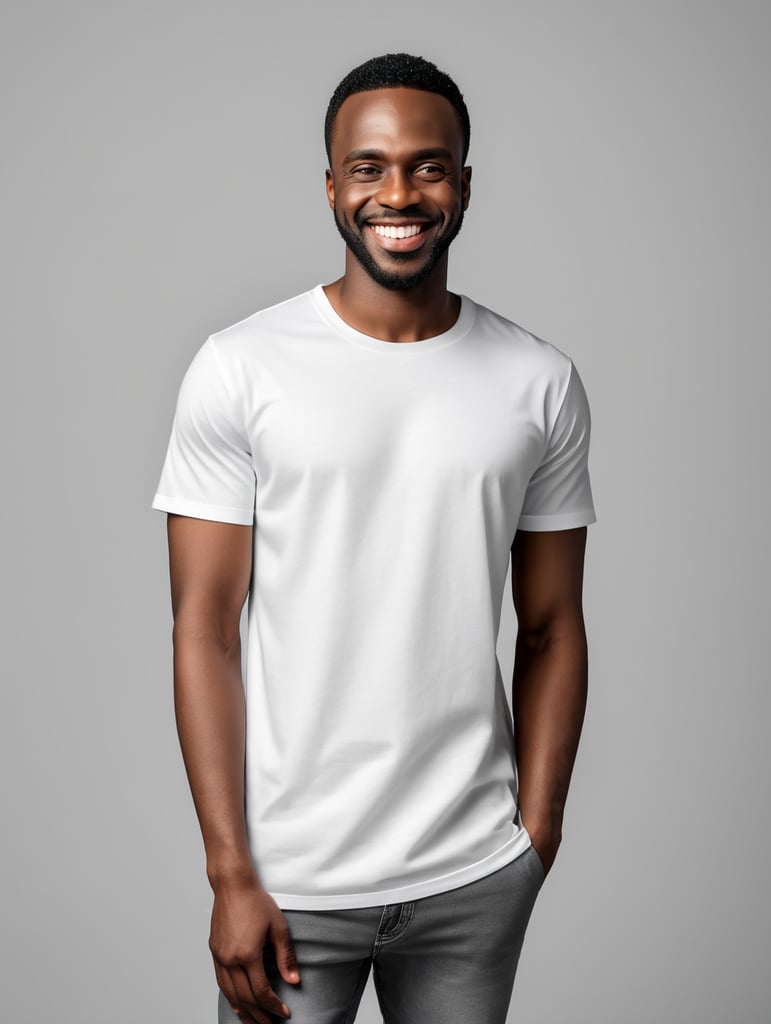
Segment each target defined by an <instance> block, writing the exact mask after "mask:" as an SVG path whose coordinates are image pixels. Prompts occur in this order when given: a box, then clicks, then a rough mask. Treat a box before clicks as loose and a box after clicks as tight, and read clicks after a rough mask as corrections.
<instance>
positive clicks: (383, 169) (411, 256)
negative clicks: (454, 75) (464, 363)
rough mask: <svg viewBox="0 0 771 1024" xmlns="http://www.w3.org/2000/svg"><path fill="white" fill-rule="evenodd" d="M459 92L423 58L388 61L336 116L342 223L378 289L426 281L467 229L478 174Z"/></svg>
mask: <svg viewBox="0 0 771 1024" xmlns="http://www.w3.org/2000/svg"><path fill="white" fill-rule="evenodd" d="M469 136H470V129H469V119H468V111H467V110H466V105H465V103H464V102H463V97H462V96H461V94H460V91H459V90H458V87H457V86H456V85H455V83H454V82H453V81H452V79H451V78H449V76H447V75H446V74H444V72H442V71H439V70H438V69H437V68H436V67H435V66H434V65H433V64H431V63H430V62H429V61H426V60H423V58H422V57H412V56H410V55H408V54H386V55H385V56H383V57H375V58H373V59H372V60H369V61H367V62H366V63H365V64H362V65H361V66H360V67H358V68H354V70H353V71H351V72H350V74H348V75H347V76H346V77H345V78H344V79H343V81H342V82H341V83H340V85H339V86H338V87H337V89H336V90H335V92H334V94H333V96H332V99H331V100H330V103H329V108H328V110H327V117H326V123H325V140H326V145H327V153H328V155H329V163H330V170H329V171H328V172H327V193H328V196H329V203H330V206H331V208H332V210H333V212H334V216H335V223H336V225H337V227H338V230H339V231H340V234H341V235H342V237H343V239H344V241H345V243H346V245H347V246H348V248H349V250H350V252H351V253H352V254H353V256H354V257H355V258H356V260H357V261H358V264H359V265H360V266H361V267H362V268H363V269H364V270H365V271H366V272H367V274H368V275H369V276H370V277H371V278H372V279H373V280H374V281H376V282H377V283H378V284H380V285H381V286H383V287H386V288H390V289H400V290H401V289H407V288H412V287H415V286H416V285H418V284H420V283H422V282H423V281H425V280H426V279H427V278H428V277H429V276H430V275H431V274H432V273H433V271H434V269H435V268H436V266H437V264H438V263H439V261H440V260H441V259H442V257H443V256H444V255H445V253H446V251H447V248H448V247H449V245H450V243H451V242H452V240H453V238H455V236H456V235H457V233H458V231H459V230H460V227H461V224H462V222H463V211H464V210H465V209H466V206H467V205H468V199H469V189H470V178H471V169H470V168H469V167H465V166H464V164H465V159H466V155H467V153H468V145H469Z"/></svg>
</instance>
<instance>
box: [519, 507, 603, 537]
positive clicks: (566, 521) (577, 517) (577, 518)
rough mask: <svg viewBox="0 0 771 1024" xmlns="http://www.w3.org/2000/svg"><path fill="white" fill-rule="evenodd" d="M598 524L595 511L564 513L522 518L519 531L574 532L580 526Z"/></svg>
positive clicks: (520, 518)
mask: <svg viewBox="0 0 771 1024" xmlns="http://www.w3.org/2000/svg"><path fill="white" fill-rule="evenodd" d="M596 522H597V516H596V515H595V514H594V512H593V511H586V512H563V513H562V514H560V515H555V516H520V517H519V523H518V524H517V529H519V530H525V531H530V532H532V533H545V532H547V531H548V530H573V529H575V528H576V527H578V526H591V524H592V523H596Z"/></svg>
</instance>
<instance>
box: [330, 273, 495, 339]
mask: <svg viewBox="0 0 771 1024" xmlns="http://www.w3.org/2000/svg"><path fill="white" fill-rule="evenodd" d="M311 298H312V299H313V301H314V304H315V305H316V308H317V309H318V310H319V312H320V313H321V315H322V316H323V317H324V319H325V320H326V321H327V322H328V323H329V324H330V326H331V327H332V328H334V330H335V331H337V333H338V334H341V335H343V336H344V337H345V338H347V339H348V340H349V341H352V342H354V343H355V344H357V345H361V346H362V347H364V348H368V349H370V350H371V351H372V352H382V353H384V354H386V355H400V354H401V355H403V356H406V355H416V354H418V353H420V352H422V353H426V352H435V351H436V350H437V349H442V348H446V347H447V346H448V345H454V344H455V342H457V341H460V340H461V339H462V338H464V337H465V336H466V335H467V334H468V332H469V330H470V329H471V326H472V324H473V323H474V317H475V305H474V303H473V302H472V301H471V299H469V298H467V297H466V296H465V295H461V296H460V313H459V314H458V319H457V320H456V321H455V323H454V324H453V325H452V327H451V328H450V329H449V330H448V331H444V332H443V333H442V334H436V335H434V336H433V337H432V338H423V339H422V340H421V341H400V342H395V341H384V340H383V339H382V338H373V337H372V335H370V334H364V333H363V332H362V331H357V330H356V328H355V327H351V325H350V324H348V323H346V322H345V320H343V318H342V317H341V316H340V315H339V313H338V312H337V311H336V310H335V308H334V306H333V305H332V303H331V302H330V301H329V299H328V298H327V293H326V292H325V291H324V287H323V285H320V284H319V285H316V287H315V288H314V289H313V290H312V291H311Z"/></svg>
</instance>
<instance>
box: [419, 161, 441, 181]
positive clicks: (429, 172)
mask: <svg viewBox="0 0 771 1024" xmlns="http://www.w3.org/2000/svg"><path fill="white" fill-rule="evenodd" d="M415 173H416V174H419V175H420V177H421V178H443V177H444V175H445V170H444V167H442V166H441V164H421V165H420V167H418V168H417V170H416V172H415Z"/></svg>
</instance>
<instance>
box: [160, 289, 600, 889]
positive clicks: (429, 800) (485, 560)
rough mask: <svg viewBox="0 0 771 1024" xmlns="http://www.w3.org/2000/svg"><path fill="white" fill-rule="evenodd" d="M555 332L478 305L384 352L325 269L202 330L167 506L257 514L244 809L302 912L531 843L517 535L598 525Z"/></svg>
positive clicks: (453, 878) (199, 512)
mask: <svg viewBox="0 0 771 1024" xmlns="http://www.w3.org/2000/svg"><path fill="white" fill-rule="evenodd" d="M588 446H589V411H588V406H587V402H586V396H585V394H584V390H583V387H582V385H581V381H580V379H579V377H578V374H577V373H576V371H575V369H573V367H572V364H571V362H570V360H569V359H568V358H567V356H565V355H563V353H562V352H560V351H559V350H558V349H556V348H554V347H553V346H551V345H549V344H547V343H546V342H544V341H541V340H540V339H538V338H536V337H534V336H533V335H531V334H529V333H528V332H526V331H524V330H522V328H520V327H518V326H516V325H515V324H513V323H511V322H510V321H507V320H505V319H503V318H502V317H500V316H498V315H496V314H495V313H492V312H491V311H490V310H488V309H485V308H484V307H483V306H479V305H477V304H476V303H474V302H472V301H471V300H469V299H467V298H465V297H464V298H463V299H462V305H461V312H460V316H459V318H458V320H457V322H456V323H455V325H454V326H453V327H452V328H451V329H450V330H449V331H447V332H446V333H444V334H441V335H438V336H436V337H433V338H429V339H427V340H424V341H417V342H411V343H391V342H385V341H381V340H378V339H376V338H372V337H369V336H368V335H365V334H361V333H360V332H359V331H356V330H354V329H353V328H352V327H350V326H349V325H348V324H346V323H345V322H344V321H343V320H341V318H340V317H339V316H338V315H337V314H336V312H335V311H334V309H333V308H332V306H331V304H330V303H329V300H328V299H327V297H326V295H325V293H324V291H323V289H322V288H321V286H318V287H317V288H315V289H313V290H312V291H310V292H306V293H305V294H303V295H300V296H297V297H296V298H293V299H290V300H288V301H287V302H283V303H281V304H279V305H277V306H273V307H271V308H270V309H266V310H262V311H261V312H258V313H255V314H254V315H253V316H250V317H248V318H247V319H245V320H242V321H241V322H240V323H237V324H235V325H234V326H232V327H228V328H227V329H226V330H223V331H220V332H219V333H217V334H214V335H212V336H211V337H210V338H209V339H208V340H207V341H206V343H205V344H204V345H203V347H202V348H201V350H200V351H199V352H198V354H197V355H196V357H195V359H194V360H193V362H192V364H191V366H190V368H189V370H188V372H187V374H186V376H185V379H184V381H183V384H182V387H181V390H180V395H179V402H178V405H177V412H176V417H175V420H174V426H173V429H172V436H171V441H170V444H169V450H168V454H167V457H166V463H165V465H164V468H163V474H162V476H161V481H160V484H159V487H158V493H157V494H156V496H155V499H154V502H153V505H154V507H155V508H157V509H161V510H163V511H166V512H172V513H178V514H180V515H185V516H193V517H197V518H202V519H213V520H219V521H222V522H228V523H241V524H252V523H254V528H255V533H254V570H253V577H252V586H251V592H250V598H249V610H248V646H247V671H246V701H247V763H246V791H247V796H246V814H247V823H248V829H249V838H250V843H251V848H252V854H253V857H254V860H255V864H256V865H257V867H258V870H259V874H260V878H261V880H262V884H263V885H264V886H265V888H266V889H267V890H268V891H269V892H270V893H271V894H272V895H273V896H274V898H275V899H276V901H277V902H278V904H279V906H281V907H283V908H287V909H335V908H337V909H344V908H351V907H362V906H372V905H378V904H383V903H395V902H402V901H405V900H412V899H416V898H418V897H423V896H429V895H433V894H435V893H439V892H443V891H445V890H449V889H453V888H456V887H458V886H461V885H465V884H467V883H468V882H472V881H475V880H477V879H479V878H481V877H483V876H485V875H487V874H489V873H491V872H493V871H495V870H497V869H498V868H500V867H503V866H504V865H505V864H507V863H508V862H509V861H511V860H513V859H514V858H515V857H516V856H518V855H519V854H520V853H522V852H523V851H524V850H525V849H527V847H528V846H529V845H530V839H529V837H528V835H527V833H526V831H525V830H524V829H523V828H522V827H521V825H520V823H519V820H518V813H517V787H516V771H515V767H514V754H513V751H514V747H513V735H512V724H511V715H510V713H509V711H508V707H507V704H506V698H505V693H504V687H503V681H502V679H501V672H500V667H499V665H498V660H497V657H496V637H497V633H498V625H499V619H500V613H501V601H502V595H503V587H504V583H505V578H506V572H507V566H508V561H509V552H510V548H511V544H512V542H513V540H514V534H515V533H516V531H517V530H518V529H523V530H564V529H570V528H572V527H578V526H584V525H586V524H588V523H591V522H593V521H594V518H595V517H594V511H593V507H592V496H591V490H590V485H589V477H588V472H587V455H588Z"/></svg>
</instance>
